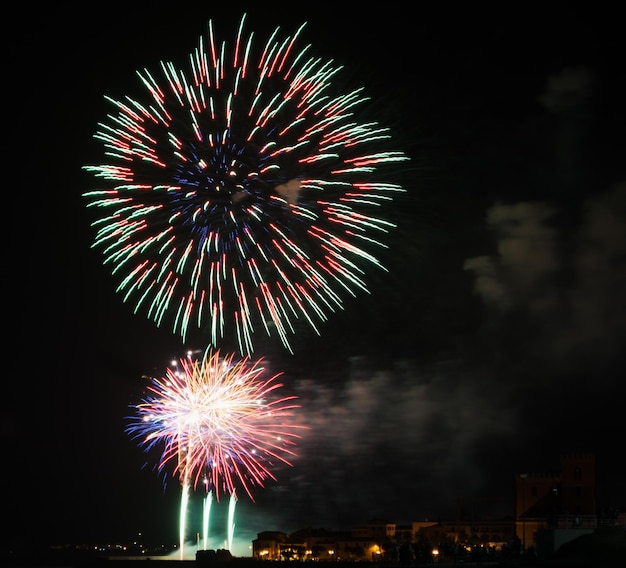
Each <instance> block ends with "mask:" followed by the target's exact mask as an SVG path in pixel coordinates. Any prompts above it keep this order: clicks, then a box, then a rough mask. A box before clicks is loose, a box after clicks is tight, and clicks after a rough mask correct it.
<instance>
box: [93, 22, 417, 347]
mask: <svg viewBox="0 0 626 568" xmlns="http://www.w3.org/2000/svg"><path fill="white" fill-rule="evenodd" d="M244 27H245V15H244V16H243V17H242V18H241V21H240V25H239V28H238V32H237V35H236V39H235V42H234V49H233V50H232V53H230V54H229V53H228V50H227V49H226V42H221V43H220V42H219V41H218V38H217V37H216V35H215V33H214V30H213V25H212V23H210V25H209V32H208V37H207V38H206V39H205V38H203V37H201V38H200V41H199V46H198V48H197V49H196V50H195V51H194V53H192V54H191V55H190V58H189V69H188V70H186V71H185V70H179V69H177V68H176V66H175V65H174V64H173V63H171V62H162V63H161V69H160V77H157V75H156V74H153V73H152V72H150V71H149V70H147V69H143V70H141V71H138V76H139V78H140V81H141V83H142V85H143V87H144V88H145V90H146V92H144V95H143V98H139V97H137V98H132V97H129V96H127V97H125V98H124V99H122V100H115V99H113V98H110V97H107V99H108V100H109V102H110V103H112V104H113V105H114V112H113V113H112V114H109V115H108V116H107V117H106V120H104V121H102V122H100V123H99V125H98V129H97V132H96V135H95V138H96V139H97V140H99V141H100V142H101V143H102V144H103V146H104V150H105V155H106V158H107V160H108V162H107V163H103V164H100V165H89V166H84V169H85V170H86V171H89V172H91V173H92V174H93V175H94V177H95V178H96V180H98V182H99V183H102V187H101V188H100V189H95V190H93V191H89V192H86V193H85V194H84V196H85V198H86V200H87V202H88V203H87V205H88V207H90V208H94V209H95V210H96V211H97V215H98V217H97V218H96V220H95V221H94V223H93V225H94V227H95V229H96V235H95V239H94V243H93V246H94V247H99V248H102V249H103V253H104V263H105V264H106V265H109V266H111V269H112V272H113V274H114V275H115V277H116V278H118V279H119V285H118V292H120V293H121V294H123V298H124V301H132V302H133V303H134V305H135V311H136V312H139V311H142V312H145V313H146V314H147V316H148V317H149V318H150V319H152V320H154V321H155V322H156V323H157V325H159V326H160V325H162V324H163V323H164V321H165V320H166V318H168V319H171V320H172V328H173V330H174V332H175V333H178V334H180V335H181V336H182V338H183V340H184V341H186V339H187V337H188V334H189V331H190V330H191V329H199V330H202V331H203V332H205V331H208V332H209V333H210V336H211V342H212V345H213V346H214V347H218V346H219V345H220V343H221V342H222V341H223V340H225V339H226V338H227V336H228V338H229V339H232V340H233V341H236V342H237V345H238V346H239V351H240V352H241V353H242V354H243V355H250V354H251V353H252V352H253V351H254V347H253V335H254V333H255V332H257V331H259V330H261V331H264V332H265V334H266V335H270V336H271V335H274V334H276V335H277V336H278V337H279V338H280V341H281V342H282V344H283V345H284V346H285V347H286V348H287V349H289V350H290V351H291V350H292V348H291V345H290V342H289V336H290V335H291V334H293V333H295V332H296V328H298V326H299V322H300V321H302V322H306V325H308V326H310V328H312V329H313V330H315V331H316V332H318V333H319V330H318V327H319V325H320V323H321V322H324V321H326V320H327V319H328V317H329V316H330V314H332V313H333V312H335V311H337V310H338V309H342V308H343V300H342V296H343V295H344V294H347V295H350V296H354V295H355V294H357V293H361V292H363V291H365V292H367V284H366V268H367V267H368V266H376V267H379V268H383V269H384V267H383V266H382V264H381V263H380V261H379V260H378V258H377V256H376V255H377V254H378V251H380V250H381V249H383V250H384V249H385V248H386V245H385V244H384V240H385V237H386V234H387V233H388V232H389V230H390V229H391V228H392V227H393V224H392V223H391V222H389V221H387V220H385V219H384V218H383V214H382V213H383V211H384V208H385V206H387V205H389V204H390V203H391V202H392V201H393V199H394V196H395V195H396V194H397V193H398V192H402V191H404V190H403V188H402V187H401V186H399V185H397V184H394V183H390V181H389V179H386V178H387V177H388V175H389V173H390V172H391V173H393V172H394V170H396V169H397V167H398V163H401V162H403V161H405V160H407V159H408V158H407V157H406V156H405V155H404V153H402V152H399V151H393V150H389V149H387V147H386V146H387V144H389V140H390V133H389V131H388V129H386V128H384V127H381V126H379V125H378V124H377V123H376V122H372V121H368V122H359V120H358V118H357V114H356V113H357V111H358V110H359V109H362V108H363V106H364V105H365V103H366V101H367V100H368V99H367V97H366V96H365V95H364V94H363V90H362V89H361V88H358V89H355V90H352V91H349V92H347V93H339V94H338V93H336V90H337V89H336V88H335V87H336V83H337V81H336V78H337V76H338V75H339V73H340V71H341V67H339V66H337V65H336V64H335V63H334V62H333V61H332V60H329V61H324V60H323V59H322V58H320V57H316V56H314V55H312V54H311V53H310V49H309V46H306V47H304V48H303V49H300V50H299V49H298V48H297V47H296V44H297V40H298V39H299V36H300V35H301V32H302V30H303V28H304V24H303V25H302V26H301V27H300V28H299V29H297V31H296V32H295V33H294V34H293V35H292V36H285V37H283V36H282V31H279V28H276V30H275V31H274V33H273V34H271V36H270V37H269V39H268V40H267V41H266V43H265V44H264V45H261V48H260V49H258V50H257V49H255V45H254V42H253V34H252V33H250V34H249V35H246V33H244Z"/></svg>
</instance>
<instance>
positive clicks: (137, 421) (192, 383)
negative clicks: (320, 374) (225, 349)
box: [126, 350, 304, 501]
mask: <svg viewBox="0 0 626 568" xmlns="http://www.w3.org/2000/svg"><path fill="white" fill-rule="evenodd" d="M265 374H266V369H265V367H264V365H263V359H259V360H257V361H251V360H250V358H248V357H246V358H245V359H242V360H235V359H234V355H230V356H227V357H223V356H221V355H220V353H219V351H215V352H211V351H209V350H207V351H206V352H205V353H204V355H203V357H202V358H201V359H193V358H192V357H188V358H183V359H180V361H178V362H176V364H175V365H172V366H171V367H169V368H168V369H167V371H166V374H165V376H164V377H162V378H153V379H151V384H150V385H149V387H148V391H149V393H150V394H149V395H147V396H146V397H144V398H143V399H142V400H141V402H140V403H139V404H136V405H132V406H131V408H134V409H135V411H136V412H135V414H134V415H133V416H131V417H129V424H128V426H127V428H126V432H127V433H128V434H129V435H130V436H131V438H132V439H134V440H138V441H139V445H140V447H142V448H143V449H144V450H145V451H146V452H148V451H150V450H152V449H154V448H157V449H159V450H160V460H159V463H158V470H159V471H160V472H164V471H165V469H166V468H167V467H168V466H171V468H172V469H173V473H174V475H176V476H178V478H179V479H180V482H181V485H182V486H183V487H193V488H194V489H195V488H196V486H197V485H198V483H199V482H200V481H203V482H204V484H205V485H206V486H207V488H211V489H212V490H213V493H214V494H215V497H216V499H217V500H219V496H220V494H221V493H222V494H226V495H233V494H234V493H235V489H236V485H241V486H242V487H243V488H244V490H245V491H246V493H247V494H248V496H249V497H250V499H251V500H252V501H254V498H253V496H252V492H251V488H252V487H254V486H257V487H258V486H261V487H262V486H263V485H264V483H265V482H266V480H267V479H273V480H275V479H276V478H275V477H274V475H273V474H272V472H271V468H272V467H273V466H274V465H277V464H279V462H280V463H283V464H286V465H289V466H291V465H292V464H291V462H290V461H289V459H290V458H291V457H293V456H295V453H294V451H293V447H294V446H295V441H294V440H295V439H296V438H299V434H298V432H297V431H298V429H301V428H304V427H303V426H299V425H297V424H296V423H295V420H294V419H293V417H294V415H295V411H296V409H297V408H299V406H298V405H297V404H295V402H294V400H295V398H296V397H295V396H286V397H281V396H279V395H278V394H277V390H278V389H279V388H280V387H282V386H283V385H282V384H281V383H278V382H277V381H276V379H277V378H278V376H279V375H274V376H271V377H270V378H264V376H265Z"/></svg>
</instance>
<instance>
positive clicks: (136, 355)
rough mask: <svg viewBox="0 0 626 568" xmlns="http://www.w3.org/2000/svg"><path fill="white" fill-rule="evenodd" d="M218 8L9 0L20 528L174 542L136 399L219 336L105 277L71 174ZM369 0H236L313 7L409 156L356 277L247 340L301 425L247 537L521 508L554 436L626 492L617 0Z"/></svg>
mask: <svg viewBox="0 0 626 568" xmlns="http://www.w3.org/2000/svg"><path fill="white" fill-rule="evenodd" d="M134 5H135V4H134ZM214 5H215V3H212V2H205V3H186V2H182V3H177V4H172V6H171V8H170V9H168V10H167V11H165V10H164V11H155V10H154V9H153V8H152V7H151V5H150V3H146V8H145V10H140V9H139V8H138V7H137V8H134V9H132V10H131V11H128V9H127V8H126V9H124V8H121V4H120V5H119V6H116V3H115V2H113V3H102V5H101V6H100V7H99V8H98V7H94V8H93V9H91V8H90V12H89V14H87V13H86V12H85V13H80V12H79V13H76V12H73V11H70V9H69V8H68V7H65V6H64V5H55V6H54V7H46V8H37V9H35V8H33V9H32V11H29V12H28V13H26V12H25V11H24V10H22V13H21V14H20V15H18V16H17V17H15V20H14V21H13V22H9V24H10V27H11V29H12V32H11V34H9V35H8V36H7V37H5V38H3V40H4V41H6V42H7V44H6V45H5V46H4V53H5V70H4V77H5V80H4V89H3V90H4V93H5V97H7V98H5V99H4V100H5V102H4V105H5V108H4V114H5V121H6V122H7V123H8V124H9V130H8V131H6V130H5V150H4V155H5V177H4V191H5V194H6V195H8V196H9V200H10V201H9V203H10V206H9V207H8V208H5V213H4V215H5V222H4V223H3V227H4V229H5V231H6V236H5V239H4V242H5V248H4V250H5V256H4V267H5V270H4V272H3V276H2V279H3V290H4V298H5V313H6V314H7V315H6V316H5V323H6V324H7V325H6V326H5V338H6V337H8V339H9V345H8V348H7V349H6V352H5V361H6V362H8V365H9V367H8V370H6V366H5V373H4V379H3V380H4V387H5V388H4V397H3V400H4V405H3V412H2V429H1V432H2V436H3V438H2V441H3V443H2V448H3V455H4V458H3V467H2V470H3V479H4V481H3V491H4V495H3V503H6V504H7V506H8V508H6V507H5V509H4V511H5V518H6V519H7V520H9V519H10V522H9V527H10V528H9V529H8V531H9V532H8V533H6V532H5V534H4V535H3V540H5V541H6V542H8V543H20V544H23V545H24V544H25V545H28V544H30V543H31V542H33V543H36V544H40V543H67V542H91V541H97V542H102V541H107V540H122V541H130V540H131V539H133V538H134V536H135V535H137V534H138V533H139V532H141V533H142V534H143V535H145V539H146V540H148V541H151V542H159V541H164V542H167V543H175V542H176V541H177V538H178V536H177V534H178V533H177V522H178V520H177V509H178V503H179V501H178V500H179V496H180V487H179V485H177V483H176V480H175V479H174V480H169V483H168V484H167V485H165V486H164V483H163V480H162V479H161V478H160V477H158V476H157V475H156V474H155V472H154V471H152V470H151V469H150V467H149V466H148V467H143V465H144V462H145V456H144V454H143V453H142V452H141V451H140V450H139V449H138V448H137V447H136V445H135V443H134V442H132V441H131V440H130V439H129V437H128V436H127V435H126V434H125V433H124V427H125V424H126V421H125V417H126V416H127V415H128V414H129V412H130V411H129V404H131V403H133V402H138V399H139V397H140V396H141V394H142V393H143V392H144V391H143V388H144V387H145V380H144V379H142V378H141V377H142V376H143V375H150V374H155V373H159V372H160V371H161V370H163V369H164V367H165V366H167V365H168V364H169V362H170V360H171V359H172V358H174V357H179V356H183V355H184V353H185V352H186V350H187V349H203V348H204V347H206V344H207V342H208V338H206V337H203V336H202V335H201V334H196V335H195V336H194V337H192V338H190V340H189V341H188V342H187V343H186V344H184V345H183V344H182V342H181V340H180V339H179V338H178V337H177V336H174V335H172V333H171V332H170V330H169V328H168V327H163V328H157V327H156V325H155V324H154V323H153V322H152V321H151V320H148V319H147V318H146V317H145V316H144V315H143V314H138V315H133V310H132V306H131V305H127V304H124V303H123V302H122V298H121V295H118V294H116V293H115V286H116V282H115V281H114V280H113V278H112V277H111V275H110V273H109V271H108V268H105V267H103V266H102V264H101V254H100V251H98V250H93V249H91V248H90V244H91V241H92V238H93V232H92V229H91V227H90V218H89V216H88V215H87V211H86V208H85V202H84V200H83V198H82V197H81V196H82V193H84V192H85V191H88V190H90V189H92V188H93V186H94V180H93V178H92V176H91V175H90V174H88V173H87V172H84V171H82V170H81V168H82V166H83V165H86V164H90V163H98V162H99V161H101V159H102V158H101V152H102V150H101V147H100V144H99V143H98V142H97V141H95V140H93V134H94V132H95V129H96V125H97V122H98V121H99V120H102V119H103V118H104V116H105V114H106V113H107V112H109V111H110V110H111V109H110V106H109V105H108V103H106V101H105V100H104V96H105V95H110V96H112V97H114V98H115V97H123V96H124V95H126V94H128V93H136V92H138V91H139V90H140V85H139V81H138V79H137V77H136V75H135V71H136V70H137V69H140V68H144V67H147V68H149V69H157V66H158V63H159V61H160V60H173V61H175V62H177V63H179V64H180V65H181V66H186V64H187V56H188V54H189V53H190V52H191V51H192V50H193V49H194V48H195V47H196V44H197V41H198V38H199V36H200V35H202V34H203V33H205V31H206V27H207V22H208V20H209V19H210V18H213V19H214V21H215V26H216V29H217V30H219V33H220V34H221V36H222V37H225V38H228V39H230V38H232V37H234V34H235V31H236V26H237V23H238V20H239V17H240V15H241V12H242V11H244V10H245V6H243V5H242V6H240V7H238V10H237V11H235V12H229V11H228V10H226V9H224V8H220V9H214V8H213V7H212V6H214ZM95 6H97V4H96V5H95ZM238 6H239V5H238ZM384 6H385V9H386V10H388V12H385V13H369V14H366V13H362V12H361V11H358V10H355V11H353V12H352V13H350V11H349V10H348V9H342V10H343V11H341V12H339V13H335V12H333V11H332V9H330V8H316V7H315V5H314V4H310V5H308V11H303V12H302V13H298V12H297V11H295V12H294V11H293V10H288V11H285V10H283V9H280V8H279V6H278V5H273V4H269V5H267V7H265V8H264V9H259V8H257V9H251V10H249V11H248V17H249V19H248V29H252V30H255V31H256V32H257V33H258V35H259V36H260V38H261V37H262V38H265V37H267V35H268V32H270V31H271V30H272V29H273V28H274V27H275V26H276V25H281V27H283V28H284V29H285V30H287V31H288V32H291V31H294V30H295V29H296V28H297V26H298V25H299V24H300V23H302V22H304V21H306V22H308V24H307V27H306V28H305V33H304V36H303V37H304V40H303V41H306V42H311V43H312V44H313V46H314V47H315V49H316V50H317V52H318V53H320V54H321V55H323V56H324V57H326V58H332V59H334V60H335V61H337V62H340V63H342V64H344V65H345V66H346V71H345V74H344V75H342V80H345V81H346V83H347V84H349V85H351V86H353V87H356V86H364V87H365V88H366V90H367V92H368V94H370V96H371V97H372V100H373V101H374V102H373V103H372V104H373V105H375V106H374V107H373V108H375V109H376V113H377V117H378V119H379V120H380V121H381V123H383V124H384V125H387V126H389V127H390V128H391V129H392V132H393V135H394V145H395V147H397V148H399V149H402V150H403V151H404V152H406V153H407V154H408V155H409V156H410V158H411V161H410V162H409V163H408V164H406V165H404V166H401V167H402V168H403V170H402V171H401V172H399V173H398V175H399V176H400V177H401V180H402V184H403V186H404V187H405V188H406V190H407V193H406V194H405V195H404V196H403V197H402V198H401V199H400V200H399V202H398V204H397V209H396V210H395V211H392V212H391V215H392V216H393V218H394V220H395V221H396V222H397V225H398V227H397V230H396V231H395V232H394V233H393V234H392V236H391V238H390V241H391V247H390V249H389V251H388V253H387V254H386V255H385V256H384V257H383V259H382V260H383V263H384V264H385V266H386V267H387V268H388V272H383V271H378V270H376V269H374V270H372V272H371V274H369V275H368V283H369V286H370V294H368V295H366V294H363V295H361V296H360V297H357V298H355V299H351V300H348V299H346V308H345V310H344V311H343V312H339V313H337V314H335V315H334V316H333V317H332V318H331V319H330V321H329V322H328V324H327V325H325V326H322V328H321V333H320V335H319V336H316V335H315V334H314V333H312V332H310V331H306V330H305V331H303V333H302V334H299V335H298V336H297V337H296V338H295V339H294V354H290V353H288V352H287V351H286V350H285V349H283V348H282V347H281V346H280V345H279V344H276V343H273V342H272V341H264V340H262V339H261V338H259V342H258V351H257V352H256V353H255V355H258V356H263V357H265V358H266V359H267V361H268V362H269V364H270V367H271V370H272V371H273V372H277V373H282V376H281V382H282V383H283V384H284V385H285V386H284V389H285V391H287V392H290V393H292V394H295V395H297V396H298V397H299V402H300V404H301V409H300V415H299V416H298V421H299V422H300V423H302V424H305V425H307V426H308V428H309V429H308V430H307V431H306V432H305V433H304V435H303V438H302V439H301V440H300V441H299V443H298V457H297V458H296V459H295V460H294V463H293V467H292V468H287V467H285V468H277V469H276V470H275V471H274V473H275V475H276V477H277V481H276V482H271V483H268V484H267V486H266V487H264V488H262V489H258V490H256V491H255V502H254V503H252V502H251V501H250V500H249V499H246V498H242V499H241V501H240V502H239V504H238V508H237V515H238V517H237V518H238V520H237V529H236V532H237V535H238V536H237V538H241V539H242V541H244V542H246V546H247V543H249V542H250V541H251V540H252V539H253V538H254V537H255V536H256V534H257V533H258V532H261V531H263V530H282V531H285V532H292V531H295V530H297V529H300V528H303V527H307V526H312V527H325V528H328V529H331V528H335V529H340V528H348V527H350V526H352V525H355V524H361V523H365V522H366V521H367V520H369V519H372V518H382V519H386V520H389V521H391V522H397V523H409V522H411V521H416V520H424V519H433V520H436V519H440V518H441V519H451V518H454V517H455V516H456V514H457V512H458V510H459V508H460V509H461V510H462V513H463V514H464V515H466V517H467V518H469V517H470V516H474V517H475V518H478V517H481V516H482V517H486V516H491V517H496V518H501V517H503V516H506V515H513V512H514V510H513V487H514V475H515V473H519V472H523V471H545V470H557V469H558V458H559V454H560V453H563V452H594V453H595V454H596V458H597V476H598V487H597V502H598V505H599V506H611V507H622V508H623V507H626V490H625V489H624V488H625V487H626V476H625V475H624V473H623V469H621V466H620V464H621V462H622V461H623V449H622V448H621V445H622V444H623V429H624V400H625V395H626V388H625V386H624V379H623V377H624V376H626V364H625V363H626V360H625V354H624V346H625V345H626V333H625V332H626V223H625V221H626V160H625V158H626V152H625V150H626V143H625V142H624V141H625V138H624V133H625V132H626V120H625V116H626V114H625V111H624V100H626V84H625V74H624V59H623V53H624V43H623V41H624V40H623V30H621V31H620V29H619V26H618V21H619V18H618V16H617V8H615V13H611V9H607V8H603V9H602V10H600V8H597V9H595V8H591V9H590V8H589V7H588V6H587V7H586V9H583V8H582V7H579V8H575V7H574V4H573V3H572V4H568V3H551V4H550V6H551V7H550V8H546V6H545V5H539V4H537V5H536V6H533V5H530V6H529V5H528V4H524V5H522V4H517V7H515V5H510V4H509V5H507V7H506V8H503V7H499V8H494V7H493V6H489V9H488V10H487V8H485V9H480V8H475V7H473V8H472V9H471V10H470V9H467V11H466V12H460V13H459V12H458V11H457V10H458V7H457V6H456V5H454V4H450V5H449V6H443V7H441V8H439V9H438V10H434V9H432V8H426V6H427V5H426V4H424V8H421V7H420V6H419V5H417V8H416V11H417V14H412V15H410V16H409V15H408V14H406V13H404V12H403V11H402V10H401V9H400V8H398V9H393V10H392V9H390V8H389V7H388V6H389V5H388V4H385V5H384ZM546 10H549V12H546ZM260 38H259V39H260ZM6 66H8V69H7V67H6ZM7 151H8V156H7ZM6 253H8V256H7V255H6ZM5 342H6V339H5ZM226 507H227V503H225V502H220V505H219V506H218V507H216V508H217V509H219V510H220V511H222V512H223V510H225V509H226ZM219 514H222V513H220V512H218V513H216V515H219ZM238 552H239V553H247V550H243V551H242V550H239V551H238Z"/></svg>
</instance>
